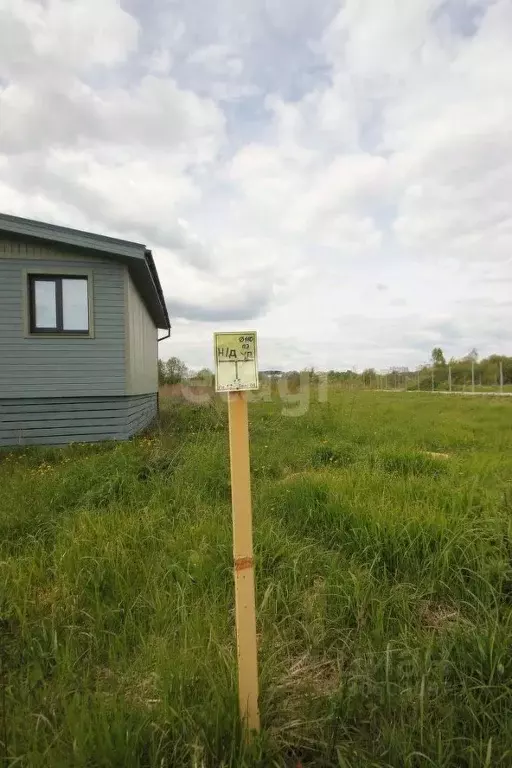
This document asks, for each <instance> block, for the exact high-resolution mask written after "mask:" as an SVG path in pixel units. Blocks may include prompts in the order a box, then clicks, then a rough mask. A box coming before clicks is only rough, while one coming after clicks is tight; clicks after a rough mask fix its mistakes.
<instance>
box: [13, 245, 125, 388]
mask: <svg viewBox="0 0 512 768" xmlns="http://www.w3.org/2000/svg"><path fill="white" fill-rule="evenodd" d="M47 268H50V269H63V270H65V269H66V268H70V269H84V270H90V271H92V272H93V299H94V308H93V311H94V338H91V339H88V338H67V339H66V338H54V339H52V338H25V329H24V320H23V316H24V315H23V313H24V311H25V308H24V306H23V304H24V294H23V271H24V270H29V271H39V270H41V271H44V270H45V269H47ZM125 269H126V267H124V266H123V265H122V264H119V263H118V262H116V261H114V260H109V259H108V257H107V258H102V257H96V256H95V257H92V258H88V257H82V256H74V255H71V254H70V255H69V257H68V256H67V255H66V254H64V255H62V254H57V253H56V252H52V250H51V249H50V248H45V247H43V246H35V245H30V244H25V243H17V242H10V241H8V240H1V239H0V399H2V398H4V399H5V398H13V399H19V398H40V397H79V396H83V397H91V396H95V395H97V396H102V397H109V396H113V395H124V394H125V393H126V366H125V305H124V272H125Z"/></svg>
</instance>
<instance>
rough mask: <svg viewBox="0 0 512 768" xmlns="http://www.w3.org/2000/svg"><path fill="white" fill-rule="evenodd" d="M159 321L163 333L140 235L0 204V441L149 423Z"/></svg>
mask: <svg viewBox="0 0 512 768" xmlns="http://www.w3.org/2000/svg"><path fill="white" fill-rule="evenodd" d="M158 329H161V330H162V331H164V332H165V333H164V336H163V338H167V337H168V336H169V335H170V323H169V316H168V314H167V308H166V306H165V299H164V296H163V293H162V288H161V286H160V281H159V279H158V274H157V271H156V268H155V263H154V261H153V256H152V254H151V251H149V250H148V249H147V248H146V247H145V246H144V245H140V244H139V243H133V242H128V241H125V240H117V239H114V238H111V237H105V236H104V235H95V234H90V233H89V232H81V231H78V230H74V229H68V228H66V227H60V226H55V225H53V224H44V223H42V222H39V221H31V220H29V219H20V218H17V217H14V216H8V215H5V214H0V447H1V446H8V445H40V444H59V443H69V442H94V441H98V440H108V439H114V440H123V439H127V438H129V437H130V436H131V435H133V434H135V433H136V432H137V431H139V430H141V429H143V428H144V427H146V426H147V425H148V424H149V423H150V422H151V421H152V420H153V419H154V417H155V415H156V413H157V398H158V394H157V392H158V373H157V359H158V352H157V348H158V341H161V339H159V338H158Z"/></svg>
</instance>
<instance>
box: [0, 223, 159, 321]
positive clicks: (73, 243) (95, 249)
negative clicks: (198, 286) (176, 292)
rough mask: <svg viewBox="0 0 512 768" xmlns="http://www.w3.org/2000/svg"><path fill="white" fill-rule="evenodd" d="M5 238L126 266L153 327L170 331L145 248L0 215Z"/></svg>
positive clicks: (150, 257) (153, 270) (152, 263)
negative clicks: (47, 246)
mask: <svg viewBox="0 0 512 768" xmlns="http://www.w3.org/2000/svg"><path fill="white" fill-rule="evenodd" d="M5 234H8V235H11V236H13V237H17V238H22V239H23V240H30V241H32V242H39V243H47V244H51V245H52V246H54V247H56V248H59V247H60V248H66V249H67V250H76V251H82V252H83V251H87V252H88V253H89V254H90V255H95V256H111V257H112V258H113V259H115V260H116V261H120V262H122V263H123V264H126V266H127V267H128V269H129V270H130V274H131V276H132V279H133V282H134V283H135V285H136V287H137V289H138V291H139V293H140V295H141V297H142V299H143V300H144V303H145V304H146V307H147V309H148V312H149V313H150V315H151V317H152V318H153V321H154V323H155V325H156V327H157V328H166V329H169V328H170V327H171V323H170V320H169V315H168V312H167V307H166V305H165V298H164V294H163V291H162V286H161V285H160V280H159V278H158V272H157V270H156V266H155V262H154V260H153V254H152V253H151V251H150V250H148V248H146V246H145V245H142V244H141V243H134V242H131V241H129V240H118V239H117V238H115V237H106V236H105V235H95V234H93V233H92V232H82V231H81V230H79V229H69V228H68V227H60V226H57V225H56V224H47V223H44V222H42V221H33V220H32V219H21V218H18V217H17V216H10V215H8V214H6V213H0V235H5Z"/></svg>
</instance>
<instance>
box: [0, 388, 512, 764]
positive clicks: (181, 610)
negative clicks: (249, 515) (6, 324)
mask: <svg viewBox="0 0 512 768" xmlns="http://www.w3.org/2000/svg"><path fill="white" fill-rule="evenodd" d="M250 417H251V439H252V442H251V450H252V470H253V498H254V526H255V549H256V565H257V604H258V632H259V638H260V675H261V711H262V720H263V730H262V734H261V737H260V738H259V739H257V740H256V741H255V742H254V743H253V744H251V745H247V744H246V743H245V742H244V739H243V737H242V734H241V733H240V728H239V724H238V710H237V696H236V667H235V658H236V653H235V647H234V614H233V605H234V601H233V578H232V570H231V564H232V554H231V551H232V543H231V511H230V486H229V471H228V466H229V462H228V455H227V435H226V414H225V410H224V407H223V406H222V405H221V404H219V403H216V404H215V405H211V406H208V407H203V408H199V407H193V406H189V405H185V404H180V403H175V402H169V403H168V404H166V405H165V408H164V412H163V415H162V423H161V424H160V426H159V428H158V429H157V430H155V431H154V432H153V433H152V434H150V435H147V436H145V437H141V438H137V439H134V440H133V441H131V442H129V443H124V444H118V445H114V444H111V445H108V444H105V445H102V446H82V445H76V446H69V447H66V448H62V449H40V450H37V449H26V450H21V451H15V452H12V453H5V452H4V453H2V454H0V487H1V491H2V492H1V494H0V547H1V555H0V578H1V581H0V608H1V617H0V642H1V658H2V672H1V690H0V742H1V743H0V756H2V757H3V759H4V762H5V764H6V765H9V766H14V765H16V766H27V767H28V766H30V768H32V766H34V767H35V768H38V767H39V766H41V768H42V767H43V766H45V768H46V766H57V767H58V768H60V767H61V766H62V768H64V767H66V768H68V767H69V766H84V768H85V766H87V767H89V766H105V767H106V766H123V768H124V766H134V767H135V766H148V767H149V766H151V767H153V766H154V767H155V768H156V767H157V766H158V767H159V768H165V767H166V766H167V767H168V768H171V767H172V768H174V767H175V766H176V767H181V766H184V767H185V766H187V768H188V767H189V766H190V768H192V767H197V768H199V767H200V766H205V767H208V768H210V767H211V768H218V767H219V766H225V767H226V768H227V766H232V767H233V768H235V767H236V768H243V767H244V766H247V768H249V767H250V766H251V767H252V766H261V767H262V768H263V767H265V768H267V766H279V767H281V766H282V767H284V766H297V765H298V764H301V765H302V766H319V767H320V766H322V767H325V768H329V767H330V766H338V767H347V766H354V767H356V766H357V767H359V766H368V767H369V766H406V767H409V768H417V767H419V766H440V767H441V768H443V767H448V766H457V767H459V766H464V767H465V766H467V767H468V768H469V767H471V768H476V767H477V766H498V765H503V766H507V765H511V764H512V654H511V651H512V568H511V555H512V531H511V522H510V521H511V512H512V491H511V488H512V451H511V449H512V431H511V427H512V403H509V402H508V401H506V402H504V401H499V402H496V401H492V402H483V401H478V402H476V401H474V400H462V399H460V400H459V399H456V398H453V399H451V398H446V400H444V399H443V400H442V401H441V400H440V399H439V398H436V397H435V396H429V395H428V394H418V396H417V397H416V398H414V399H412V398H410V397H409V396H407V395H404V396H403V397H401V396H397V395H395V394H387V393H364V392H363V393H356V394H346V393H345V394H337V395H336V396H335V397H334V398H331V401H330V402H329V403H327V404H319V403H313V404H312V405H311V408H310V410H309V411H308V413H307V414H306V415H305V416H303V417H301V418H295V419H294V418H289V417H288V418H286V417H283V416H282V415H281V411H280V405H279V403H278V402H274V403H259V404H254V405H253V406H251V414H250ZM439 454H443V455H439Z"/></svg>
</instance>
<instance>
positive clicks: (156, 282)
mask: <svg viewBox="0 0 512 768" xmlns="http://www.w3.org/2000/svg"><path fill="white" fill-rule="evenodd" d="M144 256H145V258H146V262H147V265H148V267H149V271H150V273H151V278H152V280H153V283H154V285H155V290H156V292H157V294H158V298H159V299H160V304H161V305H162V310H163V313H164V317H165V320H166V322H167V325H166V326H164V327H165V329H166V330H170V329H171V321H170V319H169V313H168V311H167V305H166V303H165V296H164V292H163V290H162V285H161V283H160V278H159V277H158V272H157V269H156V265H155V261H154V259H153V254H152V253H151V251H150V250H149V249H148V248H146V250H145V252H144Z"/></svg>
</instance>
